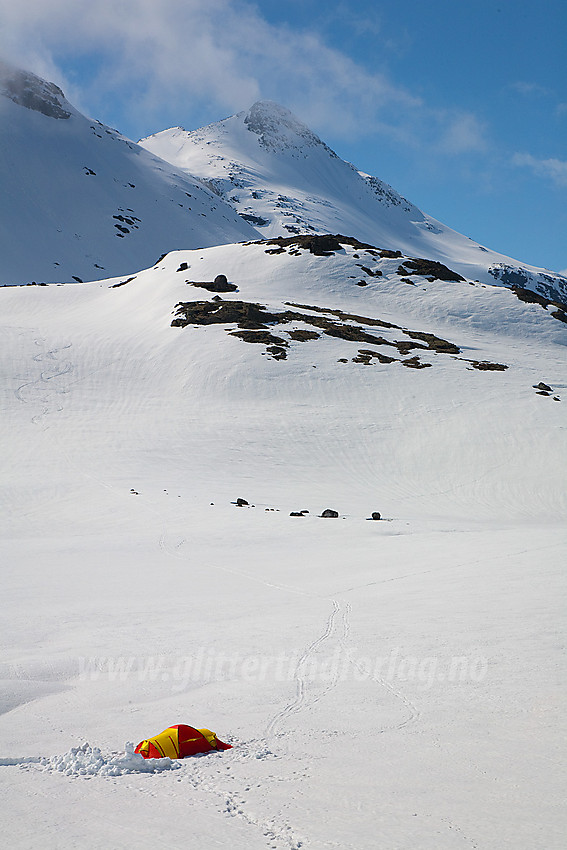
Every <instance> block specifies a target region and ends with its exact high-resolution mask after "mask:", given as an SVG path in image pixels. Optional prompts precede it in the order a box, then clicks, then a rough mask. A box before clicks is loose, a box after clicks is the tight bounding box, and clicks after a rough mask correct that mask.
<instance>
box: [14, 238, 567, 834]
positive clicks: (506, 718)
mask: <svg viewBox="0 0 567 850" xmlns="http://www.w3.org/2000/svg"><path fill="white" fill-rule="evenodd" d="M319 247H320V246H319ZM327 247H329V243H327ZM404 259H405V258H404V257H401V258H400V257H389V256H383V255H382V253H381V252H379V251H376V250H372V249H370V248H367V247H364V246H360V245H356V244H349V243H348V242H346V241H343V242H342V243H341V244H340V245H339V247H338V248H335V249H334V250H328V251H327V252H326V255H321V254H316V253H315V254H314V253H312V252H311V251H310V250H309V249H308V248H307V247H305V244H303V245H302V244H300V243H297V244H295V245H294V244H277V243H276V244H268V243H259V244H254V243H250V244H240V245H225V246H218V247H212V248H208V249H200V250H191V251H178V252H174V253H171V254H169V255H168V256H167V257H165V258H164V259H163V260H162V261H160V262H159V263H157V264H156V266H155V267H153V268H151V269H148V270H146V271H143V272H140V273H139V274H134V275H130V278H131V279H130V280H128V279H127V278H126V279H125V278H115V279H112V280H109V281H102V282H100V281H99V282H93V283H88V284H77V285H76V286H46V287H33V286H29V287H8V288H3V289H0V316H1V320H0V321H1V325H0V329H1V333H2V347H1V349H0V350H1V357H0V374H1V378H2V381H1V385H0V386H1V392H2V400H1V404H2V411H3V415H2V418H1V421H0V447H1V451H0V464H1V466H2V480H3V489H2V491H1V492H2V506H1V508H2V509H1V511H0V523H1V526H2V536H1V541H2V542H1V546H2V559H1V560H2V565H3V566H2V573H3V599H4V616H3V619H2V626H1V630H2V632H1V645H2V647H3V649H2V667H1V683H0V707H1V710H2V714H1V715H0V732H1V741H2V744H1V749H0V797H1V799H2V803H3V805H4V808H5V811H9V813H10V817H9V818H5V820H4V823H3V828H2V829H3V835H4V840H5V841H6V843H7V844H8V845H9V846H11V847H18V848H31V847H45V848H55V847H57V848H62V850H67V848H71V847H81V848H105V850H106V848H108V847H112V848H131V847H132V846H136V847H140V848H154V847H156V846H157V847H166V846H167V847H168V848H199V850H200V849H201V848H203V847H207V848H213V847H232V848H236V850H264V849H265V848H276V850H299V848H302V849H303V850H305V848H312V850H323V848H341V850H370V848H376V847H381V848H388V850H390V848H391V849H392V850H393V848H401V849H402V850H415V848H420V850H460V848H463V847H465V848H483V850H502V848H514V850H528V848H530V850H531V848H534V847H545V848H546V850H556V848H560V847H562V846H563V838H564V831H565V817H564V809H563V788H562V767H561V764H562V762H561V753H560V747H561V743H560V742H561V740H562V738H563V737H564V735H563V732H564V715H562V699H563V694H562V690H563V689H562V686H561V682H562V680H563V679H564V659H563V657H562V650H561V647H562V643H563V626H564V612H563V610H562V604H561V600H562V592H563V593H564V584H565V576H564V574H565V570H564V564H565V543H566V539H565V538H566V535H565V509H566V506H567V482H566V473H565V469H566V465H565V463H564V460H565V457H566V455H567V431H566V427H565V426H566V420H565V403H566V398H567V396H566V392H567V368H566V362H565V323H564V322H563V321H560V320H558V318H557V317H556V316H555V315H554V312H555V311H554V310H553V309H552V308H551V307H548V308H547V309H545V308H544V307H542V306H541V305H540V304H527V303H524V302H522V301H520V300H519V299H518V298H516V296H515V295H514V294H513V293H512V292H510V291H509V290H507V289H503V288H501V287H497V286H492V287H488V286H486V285H484V284H474V282H471V281H447V280H439V279H434V280H428V279H427V277H425V276H418V275H408V274H402V273H401V272H399V271H398V269H399V266H400V265H402V264H403V261H404ZM379 273H381V274H379ZM221 274H224V275H226V277H227V279H228V280H227V283H228V285H232V286H233V287H236V288H235V289H229V290H228V291H221V292H214V291H210V290H207V289H204V288H202V286H193V285H192V284H194V283H199V284H202V283H203V282H208V283H209V284H210V283H211V282H212V281H214V279H215V278H216V277H217V276H218V275H221ZM408 281H409V282H408ZM361 283H364V285H360V284H361ZM215 299H216V300H215ZM219 299H220V300H219ZM178 305H185V306H182V307H179V306H178ZM243 305H244V306H243ZM254 305H260V307H264V308H265V310H261V309H260V307H258V306H256V307H255V306H254ZM221 311H224V312H221ZM231 311H234V312H231ZM268 313H269V314H270V318H269V319H267V320H266V321H264V322H261V321H260V320H259V318H258V317H259V316H261V315H262V314H263V315H264V316H266V315H267V314H268ZM223 316H224V317H225V320H222V317H223ZM235 317H237V318H238V317H240V325H241V326H240V327H239V326H238V324H237V322H236V321H234V318H235ZM229 318H232V319H233V320H232V321H228V319H229ZM218 319H220V321H216V320H218ZM191 320H192V321H191ZM172 322H178V324H175V325H173V326H172ZM203 322H209V323H203ZM261 324H263V325H264V327H258V326H259V325H261ZM183 325H184V326H183ZM242 325H243V326H242ZM234 333H238V334H241V336H240V337H238V336H235V335H234ZM254 335H256V336H255V339H256V341H255V342H252V341H251V340H252V339H253V338H254ZM274 337H276V338H277V340H275V341H274V339H273V338H274ZM369 337H373V340H370V339H369ZM420 345H421V346H422V347H416V346H420ZM412 346H414V347H412ZM282 351H283V355H282ZM361 351H362V354H361V353H360V352H361ZM365 352H366V353H365ZM368 352H372V354H368ZM415 358H417V362H416V360H415ZM407 361H413V364H412V363H408V362H407ZM487 364H491V367H492V368H490V367H489V366H488V365H487ZM504 366H506V367H507V368H502V367H504ZM419 367H421V368H419ZM498 367H500V368H498ZM542 382H543V383H545V384H546V385H547V386H548V387H549V388H550V389H549V391H548V390H543V389H537V388H538V386H539V384H540V383H542ZM542 393H543V394H542ZM239 497H240V498H244V499H246V500H247V501H248V502H249V505H248V506H244V507H237V506H236V505H235V504H234V503H235V502H236V500H237V498H239ZM325 508H334V509H336V510H337V511H338V512H339V518H337V519H321V518H319V517H318V514H320V513H321V511H322V510H323V509H325ZM305 509H308V510H309V513H308V514H305V515H304V516H302V517H292V516H290V515H289V514H290V512H291V511H294V512H299V511H302V510H305ZM372 511H380V512H381V513H382V516H383V519H382V520H380V521H379V522H374V521H368V520H367V518H368V517H369V516H370V514H371V512H372ZM177 722H184V723H190V724H194V725H197V726H207V727H209V728H212V729H214V730H215V731H216V732H217V733H218V734H219V735H220V736H221V737H222V738H224V739H225V740H227V739H228V740H229V741H230V742H232V743H233V744H234V749H233V750H230V751H227V752H224V753H218V754H211V755H209V756H203V757H200V758H195V759H188V760H185V761H183V762H181V764H180V765H179V766H178V767H177V768H176V769H173V770H172V769H164V770H159V771H157V772H154V773H141V772H139V770H138V768H137V766H136V764H135V761H132V759H131V753H130V750H129V749H128V748H127V751H126V754H125V755H122V756H121V755H120V751H121V750H122V748H123V745H124V742H127V741H131V742H134V743H137V742H138V741H139V740H141V739H143V738H144V737H146V736H147V735H149V734H155V733H157V732H159V731H161V730H162V729H164V728H166V727H167V726H168V725H170V724H172V723H177ZM85 741H88V743H89V746H86V745H83V744H84V742H85ZM97 748H98V749H97ZM163 767H168V766H167V765H163Z"/></svg>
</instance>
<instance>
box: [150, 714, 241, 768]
mask: <svg viewBox="0 0 567 850" xmlns="http://www.w3.org/2000/svg"><path fill="white" fill-rule="evenodd" d="M231 749H232V747H231V745H230V744H225V743H224V742H223V741H219V739H218V738H217V736H216V735H215V733H214V732H211V730H210V729H194V728H193V727H192V726H185V725H184V724H182V723H180V724H178V725H177V726H168V728H167V729H165V730H164V731H163V732H160V733H159V735H156V736H155V737H153V738H148V739H147V740H145V741H141V742H140V743H139V744H138V746H137V747H136V750H135V752H137V753H140V755H142V756H143V757H144V758H145V759H161V758H164V757H166V756H167V757H168V758H170V759H182V758H185V756H194V755H195V754H196V753H208V752H209V751H210V750H231Z"/></svg>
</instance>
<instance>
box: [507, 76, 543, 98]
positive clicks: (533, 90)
mask: <svg viewBox="0 0 567 850" xmlns="http://www.w3.org/2000/svg"><path fill="white" fill-rule="evenodd" d="M509 88H510V89H512V90H513V91H516V92H518V94H522V95H527V96H531V95H538V96H540V97H547V96H548V95H549V94H550V92H549V89H546V88H545V87H544V86H540V85H539V84H538V83H528V82H525V81H523V80H518V81H517V82H515V83H510V86H509Z"/></svg>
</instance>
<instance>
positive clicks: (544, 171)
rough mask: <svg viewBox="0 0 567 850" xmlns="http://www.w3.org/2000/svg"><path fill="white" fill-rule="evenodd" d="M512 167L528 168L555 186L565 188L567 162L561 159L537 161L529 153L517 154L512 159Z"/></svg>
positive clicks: (566, 184)
mask: <svg viewBox="0 0 567 850" xmlns="http://www.w3.org/2000/svg"><path fill="white" fill-rule="evenodd" d="M512 163H513V165H516V166H518V167H519V168H530V169H531V170H532V171H533V172H534V174H537V175H538V176H541V177H547V178H548V179H549V180H551V181H552V183H555V185H556V186H561V187H563V186H567V161H565V160H562V159H554V158H550V159H538V158H537V157H535V156H532V155H531V154H529V153H517V154H514V156H513V157H512Z"/></svg>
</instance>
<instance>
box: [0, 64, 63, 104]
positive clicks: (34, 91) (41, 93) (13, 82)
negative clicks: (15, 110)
mask: <svg viewBox="0 0 567 850" xmlns="http://www.w3.org/2000/svg"><path fill="white" fill-rule="evenodd" d="M0 95H3V96H4V97H7V98H9V100H12V101H14V103H17V104H18V105H19V106H23V107H25V108H26V109H33V110H34V111H35V112H41V113H42V114H43V115H47V116H48V117H49V118H70V117H71V111H72V108H71V106H70V104H69V103H68V101H67V99H66V98H65V95H64V94H63V92H62V91H61V89H60V88H59V86H56V85H55V83H48V82H46V80H42V79H41V77H37V76H36V75H35V74H32V73H31V72H30V71H22V70H20V69H19V68H15V67H13V66H12V65H8V64H7V63H6V62H2V61H0Z"/></svg>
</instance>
